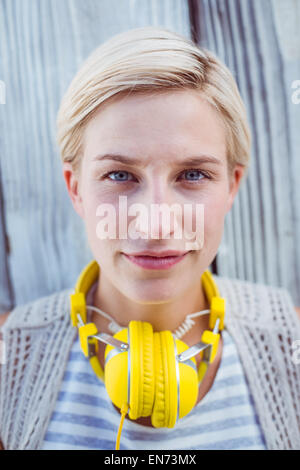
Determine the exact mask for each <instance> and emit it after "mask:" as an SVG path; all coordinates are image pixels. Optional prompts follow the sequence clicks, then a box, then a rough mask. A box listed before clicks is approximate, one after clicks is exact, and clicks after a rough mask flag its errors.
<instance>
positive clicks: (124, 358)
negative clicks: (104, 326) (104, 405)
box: [104, 328, 128, 408]
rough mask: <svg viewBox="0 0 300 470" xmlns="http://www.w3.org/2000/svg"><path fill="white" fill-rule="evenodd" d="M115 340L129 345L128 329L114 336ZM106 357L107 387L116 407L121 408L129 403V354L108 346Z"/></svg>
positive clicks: (105, 375)
mask: <svg viewBox="0 0 300 470" xmlns="http://www.w3.org/2000/svg"><path fill="white" fill-rule="evenodd" d="M114 338H117V339H119V340H120V341H124V342H126V343H127V342H128V341H127V328H124V330H122V331H118V333H116V334H115V335H114ZM104 357H105V366H104V383H105V387H106V390H107V393H108V396H109V398H110V399H111V401H112V402H113V403H114V405H116V406H117V407H118V408H121V407H122V405H123V404H124V403H128V399H127V386H128V352H127V351H124V352H121V351H119V350H118V349H117V348H115V347H113V346H110V345H107V346H106V348H105V355H104Z"/></svg>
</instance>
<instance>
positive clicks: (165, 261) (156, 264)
mask: <svg viewBox="0 0 300 470" xmlns="http://www.w3.org/2000/svg"><path fill="white" fill-rule="evenodd" d="M188 253H189V252H187V253H185V254H183V255H181V256H164V257H159V258H158V257H154V256H132V255H127V254H126V253H123V255H124V256H125V257H126V258H127V259H128V260H129V261H131V262H132V263H134V264H137V265H138V266H141V267H142V268H144V269H169V268H170V267H171V266H174V264H177V263H179V262H180V261H182V260H183V259H184V258H185V257H186V255H187V254H188Z"/></svg>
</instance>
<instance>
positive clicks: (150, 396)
mask: <svg viewBox="0 0 300 470" xmlns="http://www.w3.org/2000/svg"><path fill="white" fill-rule="evenodd" d="M129 344H130V403H129V408H130V410H129V418H131V419H138V418H139V417H140V416H150V414H151V412H152V408H153V400H154V391H155V388H154V357H153V328H152V325H151V324H150V323H148V322H141V321H131V322H130V323H129Z"/></svg>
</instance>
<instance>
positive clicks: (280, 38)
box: [190, 0, 300, 304]
mask: <svg viewBox="0 0 300 470" xmlns="http://www.w3.org/2000/svg"><path fill="white" fill-rule="evenodd" d="M190 3H191V6H192V7H194V14H195V15H196V16H197V18H194V21H195V24H194V30H193V31H194V34H195V35H197V36H198V43H199V44H200V45H202V46H204V47H207V48H208V49H210V50H212V51H214V52H215V53H216V54H217V55H218V56H219V57H220V59H221V60H223V61H224V62H225V63H226V64H227V66H228V67H229V69H230V70H231V71H232V73H233V75H234V76H235V78H236V80H237V83H238V86H239V89H240V91H241V95H242V97H243V99H244V101H245V104H246V108H247V112H248V117H249V120H250V124H251V129H252V134H253V149H252V156H251V159H252V162H251V169H250V172H249V177H248V180H246V182H245V183H244V185H243V186H242V188H241V190H240V193H239V194H238V196H237V199H236V200H235V202H234V205H233V208H232V210H231V212H230V213H229V214H228V216H227V220H226V224H225V230H224V237H223V240H222V244H221V246H220V249H219V252H218V256H217V262H216V265H217V270H218V273H219V274H221V275H224V276H228V277H232V278H239V279H247V280H250V281H257V282H263V283H266V284H270V285H274V286H282V287H286V288H287V289H288V290H289V291H290V293H291V294H292V297H293V299H294V301H295V303H297V304H300V244H299V239H300V209H299V203H300V188H299V174H300V158H299V150H300V132H299V129H300V104H299V105H296V104H294V103H293V102H292V100H291V96H292V88H291V86H292V82H293V81H294V80H297V79H300V28H299V24H300V2H299V0H251V1H247V0H246V1H240V0H199V1H196V2H190Z"/></svg>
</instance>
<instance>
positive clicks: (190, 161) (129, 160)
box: [92, 153, 222, 167]
mask: <svg viewBox="0 0 300 470" xmlns="http://www.w3.org/2000/svg"><path fill="white" fill-rule="evenodd" d="M104 160H113V161H116V162H120V163H125V164H126V165H136V166H141V167H145V166H146V165H147V161H145V162H143V159H141V158H133V157H129V156H127V155H121V154H115V153H105V154H104V155H101V154H99V155H96V156H95V157H94V158H92V161H104ZM172 163H173V164H175V165H178V166H184V165H199V164H201V163H214V164H217V165H222V160H220V159H219V158H216V157H214V156H212V155H198V156H195V157H189V158H187V159H185V160H178V161H176V160H173V161H172Z"/></svg>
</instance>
